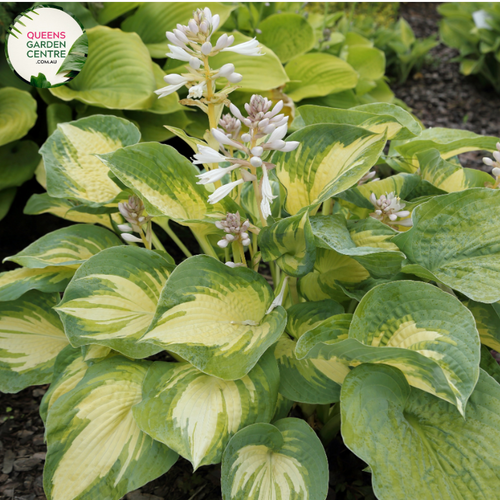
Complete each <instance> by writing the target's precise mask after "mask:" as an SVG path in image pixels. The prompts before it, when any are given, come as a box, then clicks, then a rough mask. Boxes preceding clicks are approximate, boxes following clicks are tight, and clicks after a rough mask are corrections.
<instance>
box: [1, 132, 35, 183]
mask: <svg viewBox="0 0 500 500" xmlns="http://www.w3.org/2000/svg"><path fill="white" fill-rule="evenodd" d="M0 158H2V164H1V165H0V191H2V190H4V189H8V188H11V187H18V186H21V185H22V184H24V183H25V182H26V181H28V180H30V179H31V178H32V177H33V174H34V173H35V169H36V167H37V166H38V163H39V162H40V155H39V154H38V145H37V144H36V143H34V142H33V141H15V142H9V144H6V145H5V146H0Z"/></svg>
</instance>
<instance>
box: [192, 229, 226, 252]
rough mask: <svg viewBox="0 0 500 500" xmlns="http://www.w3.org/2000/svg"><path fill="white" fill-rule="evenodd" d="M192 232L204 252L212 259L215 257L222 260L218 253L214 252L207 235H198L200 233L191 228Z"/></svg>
mask: <svg viewBox="0 0 500 500" xmlns="http://www.w3.org/2000/svg"><path fill="white" fill-rule="evenodd" d="M191 231H192V232H193V234H194V237H195V238H196V241H198V243H199V244H200V247H201V249H202V250H203V252H204V253H206V254H207V255H210V257H214V258H215V259H217V260H220V259H219V256H218V255H217V252H216V251H215V250H214V247H213V246H212V245H211V244H210V242H209V241H208V238H207V236H206V234H200V233H198V231H195V229H194V228H191Z"/></svg>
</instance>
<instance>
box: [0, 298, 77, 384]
mask: <svg viewBox="0 0 500 500" xmlns="http://www.w3.org/2000/svg"><path fill="white" fill-rule="evenodd" d="M58 301H59V294H57V293H53V294H45V293H41V292H38V291H32V292H28V293H26V294H25V295H23V296H22V297H21V298H19V299H17V300H13V301H9V302H0V390H1V391H2V392H6V393H12V392H19V391H21V390H23V389H25V388H26V387H29V386H30V385H40V384H47V383H48V382H50V380H51V378H52V367H53V366H54V361H55V359H56V356H57V355H58V354H59V352H60V351H61V350H62V349H64V348H65V347H66V346H67V345H68V344H69V342H68V339H67V338H66V336H65V335H64V331H63V329H62V325H61V322H60V321H59V318H58V317H57V314H56V313H55V311H53V310H52V307H53V306H55V305H56V304H57V302H58Z"/></svg>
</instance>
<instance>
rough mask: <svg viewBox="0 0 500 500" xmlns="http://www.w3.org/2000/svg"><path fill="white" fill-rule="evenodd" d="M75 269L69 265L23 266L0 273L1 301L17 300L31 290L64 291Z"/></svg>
mask: <svg viewBox="0 0 500 500" xmlns="http://www.w3.org/2000/svg"><path fill="white" fill-rule="evenodd" d="M73 274H75V270H74V269H71V268H68V267H62V266H59V267H45V268H43V269H29V268H26V267H21V268H19V269H14V270H13V271H7V272H5V273H0V301H5V300H15V299H17V298H19V297H20V296H21V295H23V294H24V293H26V292H28V291H29V290H40V291H41V292H63V291H64V289H65V288H66V285H67V284H68V283H69V281H70V279H71V278H72V277H73Z"/></svg>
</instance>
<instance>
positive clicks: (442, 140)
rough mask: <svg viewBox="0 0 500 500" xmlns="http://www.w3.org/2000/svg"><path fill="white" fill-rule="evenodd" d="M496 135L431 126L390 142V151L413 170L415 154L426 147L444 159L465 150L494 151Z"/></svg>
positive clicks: (414, 167) (416, 161)
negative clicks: (401, 158) (411, 135)
mask: <svg viewBox="0 0 500 500" xmlns="http://www.w3.org/2000/svg"><path fill="white" fill-rule="evenodd" d="M499 140H500V139H499V138H498V137H490V136H484V135H478V134H475V133H474V132H469V131H468V130H459V129H454V128H453V129H451V128H440V127H433V128H428V129H425V130H423V131H422V133H421V134H420V135H419V136H418V137H415V138H414V139H410V140H408V141H401V142H399V141H395V142H393V143H392V144H391V149H390V152H393V151H396V152H397V153H399V154H400V155H401V156H402V157H403V158H404V159H405V160H406V161H407V162H409V164H410V165H411V168H412V171H413V172H415V171H416V170H417V169H418V168H419V166H420V163H419V161H418V157H417V154H418V153H422V152H424V151H426V150H428V149H437V150H438V151H439V153H440V154H441V157H442V158H443V159H444V160H447V159H448V158H451V157H453V156H456V155H459V154H461V153H466V152H467V151H477V150H482V149H483V150H487V151H496V143H497V142H499Z"/></svg>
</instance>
